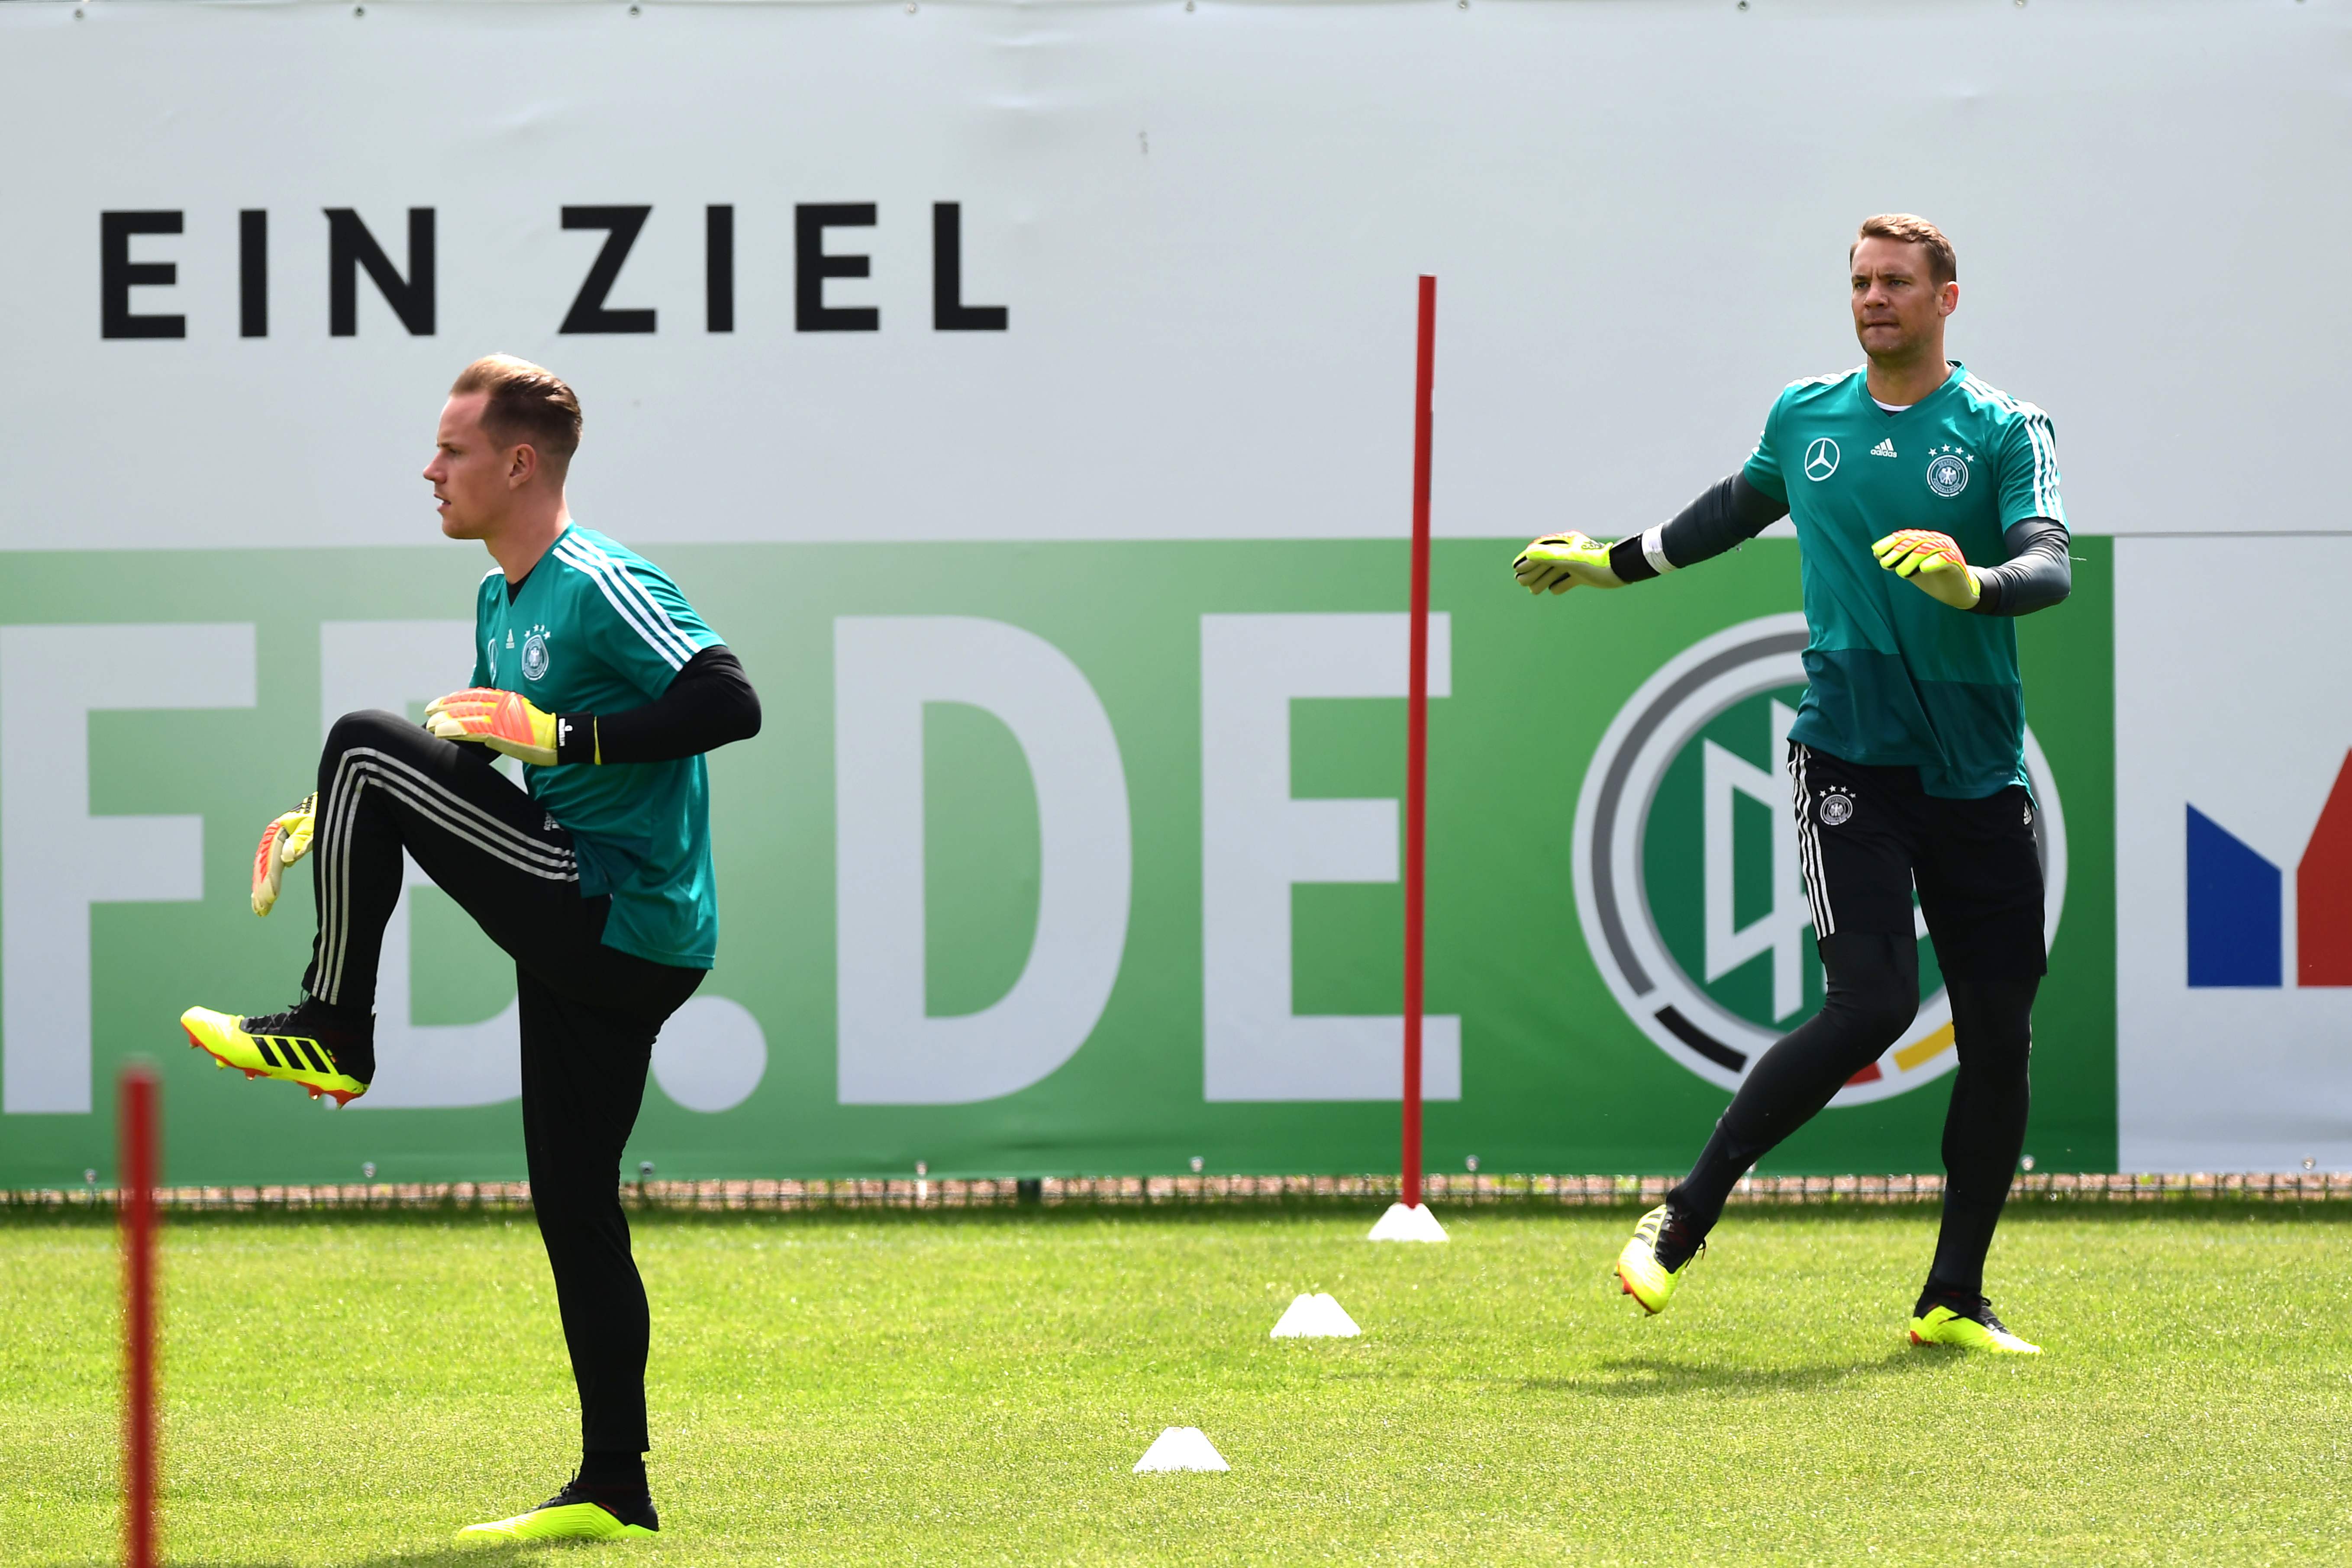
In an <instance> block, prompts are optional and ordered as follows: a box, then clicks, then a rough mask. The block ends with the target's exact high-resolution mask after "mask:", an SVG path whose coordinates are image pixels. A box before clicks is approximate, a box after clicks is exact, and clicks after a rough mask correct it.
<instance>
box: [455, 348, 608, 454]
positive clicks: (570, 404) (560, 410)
mask: <svg viewBox="0 0 2352 1568" xmlns="http://www.w3.org/2000/svg"><path fill="white" fill-rule="evenodd" d="M475 392H486V393H488V394H489V399H488V402H486V403H484V404H483V405H482V428H483V429H484V430H485V431H487V432H488V433H489V437H490V438H491V439H492V440H494V441H497V442H498V443H499V444H500V445H501V446H515V447H519V446H526V445H527V446H530V447H533V448H535V449H536V450H537V451H538V453H539V455H540V457H541V459H542V460H544V461H545V462H546V463H547V464H548V466H549V467H550V468H553V469H554V470H555V471H556V473H557V474H559V475H561V474H562V472H563V471H564V469H566V468H570V467H571V466H572V453H574V452H576V451H578V450H579V449H580V399H579V398H578V397H577V396H576V395H573V393H572V388H571V387H570V386H569V385H567V384H565V383H564V380H563V378H562V376H560V375H558V374H555V373H554V372H553V371H551V370H549V369H547V368H546V367H545V366H543V365H536V364H533V363H530V361H529V360H527V359H518V358H516V357H515V356H514V355H513V354H485V355H483V356H482V357H481V358H480V359H478V360H476V361H475V362H474V363H471V364H469V365H467V367H466V368H465V369H464V370H461V371H459V372H458V373H457V380H456V381H455V382H454V383H452V384H451V385H450V387H449V395H450V396H452V397H463V396H465V395H467V394H468V393H475Z"/></svg>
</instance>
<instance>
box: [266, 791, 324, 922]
mask: <svg viewBox="0 0 2352 1568" xmlns="http://www.w3.org/2000/svg"><path fill="white" fill-rule="evenodd" d="M318 814H319V797H318V795H316V794H311V795H304V796H303V797H302V804H301V805H298V806H296V807H295V808H294V809H293V810H291V811H289V812H288V813H287V814H286V815H285V816H281V817H279V818H278V820H277V821H275V822H273V823H271V824H270V825H269V826H267V827H265V828H263V829H262V830H261V847H260V848H258V849H256V850H255V851H254V852H253V912H254V913H255V914H257V915H266V914H268V912H269V910H270V906H271V905H273V904H275V903H277V902H278V883H279V881H280V880H281V879H283V878H284V877H285V875H286V868H287V867H289V866H291V865H292V864H294V862H295V861H297V860H299V859H300V858H302V857H303V856H305V855H308V854H309V853H310V830H311V828H312V826H314V825H315V819H316V818H317V816H318Z"/></svg>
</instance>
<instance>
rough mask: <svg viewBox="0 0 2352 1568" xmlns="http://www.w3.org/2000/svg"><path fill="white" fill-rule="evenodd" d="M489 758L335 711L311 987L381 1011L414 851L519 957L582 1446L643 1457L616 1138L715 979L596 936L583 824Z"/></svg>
mask: <svg viewBox="0 0 2352 1568" xmlns="http://www.w3.org/2000/svg"><path fill="white" fill-rule="evenodd" d="M490 761H491V758H490V756H489V754H488V752H486V749H485V748H482V747H478V746H461V745H458V744H457V743H456V742H450V741H444V740H440V739H438V738H437V737H436V736H434V735H432V734H429V733H427V732H426V731H424V730H422V729H420V728H419V727H418V726H416V725H415V724H412V723H410V722H409V721H407V720H405V719H403V718H400V717H399V716H397V715H396V714H392V713H375V712H370V713H352V714H347V715H345V716H344V717H343V718H341V719H340V720H338V721H336V722H335V725H334V728H333V729H332V730H331V731H329V732H328V735H327V746H326V750H325V752H322V753H321V754H320V759H319V806H318V828H317V833H316V837H315V838H314V840H313V842H312V846H311V850H310V865H311V879H312V885H313V886H314V887H315V888H316V889H317V891H318V900H319V937H318V941H317V942H316V943H315V944H314V946H313V948H312V950H311V959H310V970H309V972H308V973H305V974H304V976H303V987H304V989H305V990H307V991H308V992H309V993H310V994H311V995H313V996H316V997H318V998H319V999H320V1000H321V1001H323V1002H327V1003H330V1004H332V1005H337V1006H341V1007H349V1008H352V1009H354V1010H356V1011H360V1012H369V1011H372V1010H373V1005H374V1000H375V978H376V973H375V972H376V963H377V959H378V957H379V955H380V954H381V952H382V951H383V928H384V925H385V922H386V921H389V920H390V919H391V918H392V910H393V906H394V904H395V903H396V902H397V901H398V900H399V898H400V885H401V877H402V866H401V853H402V851H403V850H405V851H406V852H407V853H408V854H409V855H410V856H411V857H413V858H415V861H416V863H417V865H419V866H420V867H422V868H424V870H425V874H426V875H427V876H429V877H431V878H432V879H433V880H434V882H435V884H436V885H437V886H438V887H439V888H440V889H442V891H444V892H446V893H447V894H448V895H449V896H450V897H451V898H452V899H455V900H457V903H458V904H459V906H461V907H462V908H463V909H464V910H466V912H467V914H469V915H471V916H472V917H473V918H474V920H475V921H476V923H478V925H480V927H481V928H482V931H483V932H484V933H485V934H486V935H488V937H489V939H490V940H491V941H492V942H497V943H498V944H499V947H500V948H502V949H504V950H505V951H506V952H507V954H508V955H509V957H511V958H512V959H513V960H514V961H515V987H516V991H517V994H518V995H519V996H520V1002H521V1007H520V1011H521V1018H522V1124H523V1147H524V1149H525V1151H526V1152H527V1154H528V1157H529V1161H530V1190H531V1203H532V1206H533V1208H534V1209H535V1210H536V1212H537V1214H538V1217H539V1229H540V1236H541V1239H542V1240H544V1241H545V1242H546V1244H547V1258H548V1262H549V1264H550V1265H551V1267H552V1268H553V1269H554V1273H555V1295H556V1301H557V1304H558V1307H559V1308H560V1310H561V1311H562V1317H563V1338H564V1342H565V1344H566V1346H567V1347H568V1348H569V1349H570V1351H571V1352H572V1376H573V1378H574V1379H575V1380H576V1381H577V1383H578V1384H579V1386H580V1422H581V1436H582V1447H583V1448H584V1449H586V1450H588V1451H590V1452H601V1453H616V1452H626V1453H631V1454H639V1453H643V1452H644V1451H645V1450H646V1448H647V1447H649V1446H650V1445H649V1443H648V1441H647V1438H646V1345H647V1342H648V1338H649V1326H648V1319H647V1314H646V1291H645V1285H644V1283H643V1282H642V1281H641V1280H640V1279H638V1276H637V1269H636V1265H635V1262H634V1261H633V1260H632V1259H631V1258H630V1256H629V1223H628V1219H627V1216H626V1215H624V1214H623V1213H622V1210H621V1203H620V1169H621V1150H622V1147H623V1146H624V1145H625V1143H626V1142H628V1137H629V1130H630V1129H631V1128H632V1127H633V1126H635V1122H636V1119H637V1108H638V1105H639V1104H640V1102H641V1101H642V1100H643V1099H644V1097H645V1090H646V1068H647V1067H648V1066H649V1065H650V1063H651V1061H652V1059H653V1044H654V1039H655V1037H656V1036H657V1035H658V1034H659V1033H660V1032H661V1026H662V1024H663V1023H664V1021H665V1020H667V1018H668V1017H669V1016H670V1015H671V1014H672V1013H674V1012H676V1011H677V1009H678V1007H679V1006H680V1005H682V1004H683V1003H684V1002H685V1001H686V999H687V998H688V997H689V996H691V995H692V994H694V990H695V987H697V986H698V985H699V984H701V983H702V977H703V971H701V970H698V969H680V968H674V967H672V966H670V965H668V964H661V963H648V962H647V961H646V960H645V959H642V958H638V957H635V956H634V955H632V954H629V953H625V952H618V951H616V950H614V949H613V948H609V947H606V946H604V942H603V941H602V938H603V934H604V917H605V914H606V911H607V910H608V909H609V908H610V904H611V900H608V899H604V898H594V899H583V898H582V897H581V894H580V875H579V869H578V867H577V865H576V863H575V861H574V859H573V857H572V836H571V834H569V833H568V832H566V831H565V830H564V829H563V828H562V827H560V826H557V825H556V823H555V820H554V819H553V818H552V817H551V816H548V815H547V814H546V813H545V812H544V811H542V810H541V808H540V807H539V806H538V805H536V804H535V803H533V801H532V800H531V798H530V795H526V794H524V793H523V791H521V790H520V789H518V788H517V787H516V786H515V785H513V784H509V782H508V781H507V780H506V779H505V777H503V776H502V775H501V774H499V773H498V772H497V771H496V770H495V769H493V768H492V767H490V766H489V765H488V764H489V762H490Z"/></svg>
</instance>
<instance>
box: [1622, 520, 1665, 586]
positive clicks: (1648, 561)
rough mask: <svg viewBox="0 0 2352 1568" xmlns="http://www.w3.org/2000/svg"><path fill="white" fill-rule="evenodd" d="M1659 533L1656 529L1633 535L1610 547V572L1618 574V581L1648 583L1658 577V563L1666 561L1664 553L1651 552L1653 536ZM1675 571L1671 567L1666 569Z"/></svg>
mask: <svg viewBox="0 0 2352 1568" xmlns="http://www.w3.org/2000/svg"><path fill="white" fill-rule="evenodd" d="M1656 532H1657V530H1656V529H1652V530H1650V531H1649V533H1636V534H1632V535H1630V536H1628V537H1626V538H1624V539H1621V540H1619V541H1618V542H1616V543H1614V544H1612V545H1611V546H1610V547H1609V570H1611V571H1612V572H1614V573H1616V574H1617V578H1618V581H1620V582H1623V583H1646V582H1648V581H1649V580H1650V579H1651V578H1653V577H1655V576H1657V575H1658V572H1659V569H1658V564H1657V563H1659V562H1661V561H1664V560H1665V555H1664V552H1660V553H1658V554H1655V555H1653V554H1652V553H1651V552H1650V546H1651V545H1652V544H1653V543H1654V540H1653V539H1652V535H1654V534H1655V533H1656ZM1673 569H1674V568H1673V567H1672V566H1671V565H1670V566H1668V567H1667V568H1666V570H1668V571H1672V570H1673Z"/></svg>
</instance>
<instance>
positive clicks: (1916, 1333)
mask: <svg viewBox="0 0 2352 1568" xmlns="http://www.w3.org/2000/svg"><path fill="white" fill-rule="evenodd" d="M1911 1342H1912V1343H1913V1344H1915V1345H1957V1346H1958V1347H1959V1348H1960V1349H1961V1350H1969V1351H1991V1352H1993V1353H1995V1354H1996V1355H2040V1354H2041V1353H2042V1347H2041V1346H2040V1345H2037V1344H2030V1343H2028V1342H2026V1341H2024V1340H2021V1339H2019V1338H2018V1337H2017V1336H2016V1335H2015V1334H2012V1333H2011V1332H2010V1331H2009V1329H2008V1326H2007V1325H2005V1324H2004V1323H2002V1322H2001V1321H2000V1319H1999V1318H1997V1317H1995V1316H1993V1310H1992V1303H1991V1302H1990V1301H1988V1300H1985V1299H1984V1298H1983V1297H1981V1296H1979V1297H1978V1298H1977V1310H1975V1311H1974V1312H1956V1311H1954V1310H1952V1309H1951V1308H1949V1307H1943V1306H1937V1307H1930V1308H1928V1309H1927V1311H1925V1312H1923V1313H1921V1314H1920V1315H1919V1316H1917V1317H1915V1318H1913V1319H1912V1320H1911Z"/></svg>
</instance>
